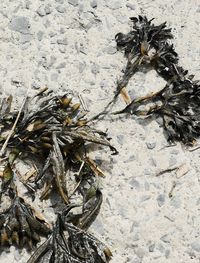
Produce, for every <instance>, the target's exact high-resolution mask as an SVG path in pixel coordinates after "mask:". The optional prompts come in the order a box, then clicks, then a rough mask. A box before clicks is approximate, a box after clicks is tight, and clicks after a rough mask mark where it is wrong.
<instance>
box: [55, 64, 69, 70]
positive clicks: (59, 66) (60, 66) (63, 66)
mask: <svg viewBox="0 0 200 263" xmlns="http://www.w3.org/2000/svg"><path fill="white" fill-rule="evenodd" d="M66 65H67V64H66V62H62V63H60V64H59V65H58V66H57V67H56V68H57V69H60V68H65V67H66Z"/></svg>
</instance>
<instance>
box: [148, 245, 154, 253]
mask: <svg viewBox="0 0 200 263" xmlns="http://www.w3.org/2000/svg"><path fill="white" fill-rule="evenodd" d="M154 249H155V244H152V245H150V246H149V252H154Z"/></svg>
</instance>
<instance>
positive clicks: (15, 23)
mask: <svg viewBox="0 0 200 263" xmlns="http://www.w3.org/2000/svg"><path fill="white" fill-rule="evenodd" d="M10 29H11V30H13V31H17V32H19V33H22V34H29V33H30V24H29V20H28V18H26V17H23V16H17V17H14V18H12V20H11V22H10Z"/></svg>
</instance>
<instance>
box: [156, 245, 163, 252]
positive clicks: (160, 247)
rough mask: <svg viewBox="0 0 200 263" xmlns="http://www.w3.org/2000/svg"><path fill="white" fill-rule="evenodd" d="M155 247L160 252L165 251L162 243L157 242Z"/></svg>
mask: <svg viewBox="0 0 200 263" xmlns="http://www.w3.org/2000/svg"><path fill="white" fill-rule="evenodd" d="M157 249H158V250H159V251H160V253H164V252H165V248H164V247H163V245H162V244H158V246H157Z"/></svg>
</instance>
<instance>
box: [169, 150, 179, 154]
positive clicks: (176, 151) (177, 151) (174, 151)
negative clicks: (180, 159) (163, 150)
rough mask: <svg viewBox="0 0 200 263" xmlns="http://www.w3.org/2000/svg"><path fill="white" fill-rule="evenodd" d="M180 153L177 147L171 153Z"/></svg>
mask: <svg viewBox="0 0 200 263" xmlns="http://www.w3.org/2000/svg"><path fill="white" fill-rule="evenodd" d="M178 153H179V150H176V149H173V150H172V151H171V154H174V155H177V154H178Z"/></svg>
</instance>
